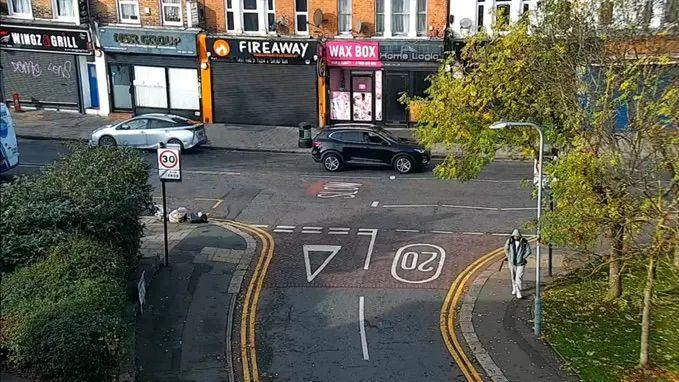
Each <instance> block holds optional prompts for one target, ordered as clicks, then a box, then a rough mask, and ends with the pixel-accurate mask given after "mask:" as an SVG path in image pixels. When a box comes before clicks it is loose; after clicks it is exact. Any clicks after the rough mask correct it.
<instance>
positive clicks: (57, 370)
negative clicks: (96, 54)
mask: <svg viewBox="0 0 679 382" xmlns="http://www.w3.org/2000/svg"><path fill="white" fill-rule="evenodd" d="M125 268H126V264H125V259H124V258H122V257H121V256H120V255H119V254H118V253H117V252H116V251H114V250H113V249H111V248H110V247H107V246H101V245H100V244H99V243H97V242H94V241H93V240H91V239H88V238H82V237H77V238H74V239H70V240H68V241H66V242H64V243H62V244H60V245H58V246H57V247H55V248H54V249H53V250H52V251H51V253H50V254H49V256H48V257H47V258H46V259H45V260H43V261H40V262H37V263H34V264H32V265H29V266H26V267H23V268H22V269H20V270H18V271H17V272H15V273H13V274H10V275H8V276H5V278H4V280H3V282H2V288H1V291H2V305H1V312H2V314H1V322H0V323H1V324H2V327H1V329H0V345H1V346H2V347H3V348H4V349H5V351H6V352H7V354H8V362H9V363H10V365H11V366H13V367H15V368H18V369H19V370H22V371H24V372H29V373H31V374H35V375H37V376H38V377H40V378H44V379H56V380H68V381H105V380H111V379H112V378H113V376H114V375H115V373H116V371H117V367H118V364H119V362H120V360H121V357H122V356H123V355H124V341H125V339H124V338H125V331H126V329H125V325H126V324H125V319H124V317H125V316H124V315H125V308H126V304H127V302H126V298H125V294H124V285H123V284H124V281H125V278H124V274H125Z"/></svg>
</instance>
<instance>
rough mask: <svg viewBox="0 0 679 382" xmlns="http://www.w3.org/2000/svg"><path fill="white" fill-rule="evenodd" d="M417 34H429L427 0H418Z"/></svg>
mask: <svg viewBox="0 0 679 382" xmlns="http://www.w3.org/2000/svg"><path fill="white" fill-rule="evenodd" d="M417 35H418V36H426V35H427V0H417Z"/></svg>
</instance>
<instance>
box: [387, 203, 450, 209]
mask: <svg viewBox="0 0 679 382" xmlns="http://www.w3.org/2000/svg"><path fill="white" fill-rule="evenodd" d="M438 206H439V205H438V204H383V205H382V208H422V207H438Z"/></svg>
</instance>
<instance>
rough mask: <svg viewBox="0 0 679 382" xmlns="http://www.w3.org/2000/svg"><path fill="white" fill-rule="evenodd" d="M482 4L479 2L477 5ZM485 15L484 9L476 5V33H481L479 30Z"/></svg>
mask: <svg viewBox="0 0 679 382" xmlns="http://www.w3.org/2000/svg"><path fill="white" fill-rule="evenodd" d="M481 2H483V0H479V3H481ZM484 13H485V9H484V6H483V4H478V5H477V6H476V31H477V32H481V29H483V15H484Z"/></svg>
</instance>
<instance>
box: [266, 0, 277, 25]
mask: <svg viewBox="0 0 679 382" xmlns="http://www.w3.org/2000/svg"><path fill="white" fill-rule="evenodd" d="M273 1H274V0H267V1H266V22H267V30H268V31H272V32H273V31H275V30H276V29H275V24H276V11H275V9H276V7H274V3H273Z"/></svg>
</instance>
